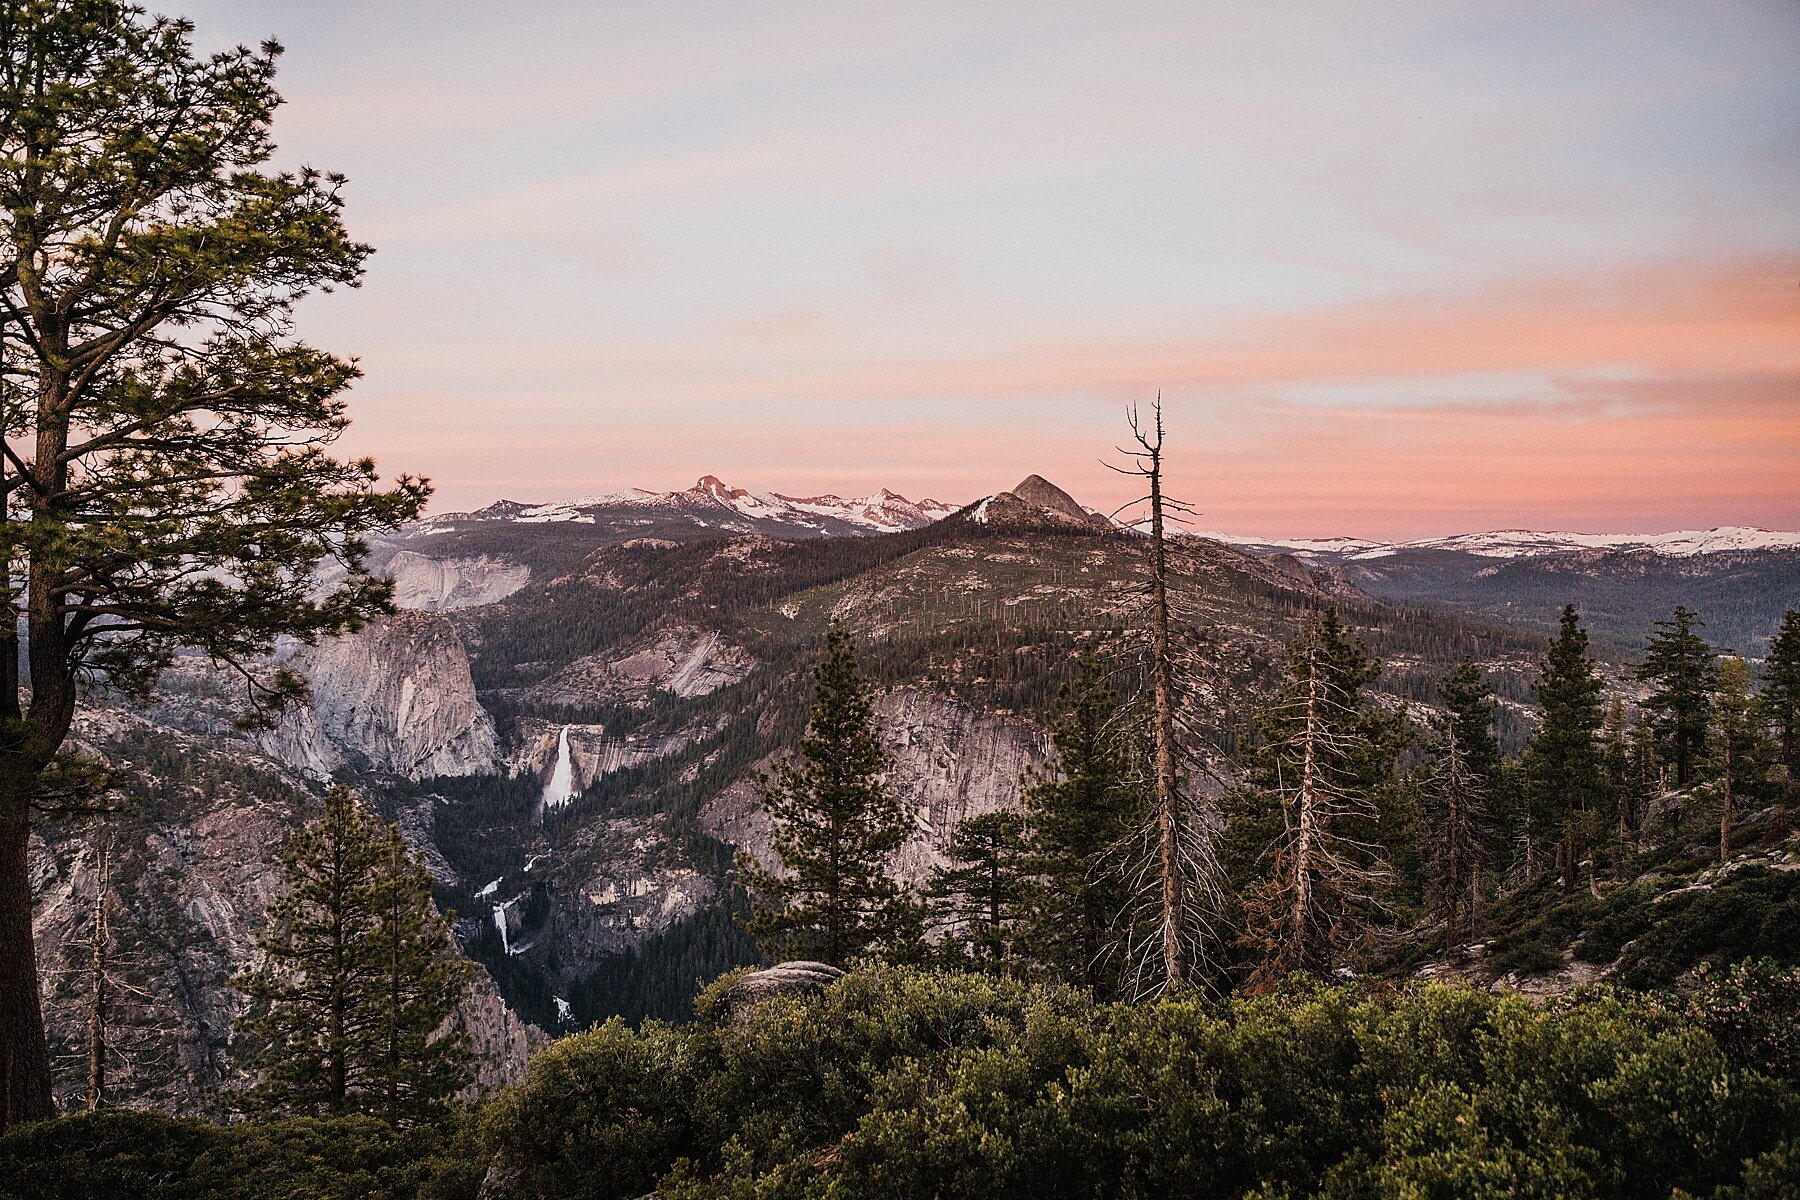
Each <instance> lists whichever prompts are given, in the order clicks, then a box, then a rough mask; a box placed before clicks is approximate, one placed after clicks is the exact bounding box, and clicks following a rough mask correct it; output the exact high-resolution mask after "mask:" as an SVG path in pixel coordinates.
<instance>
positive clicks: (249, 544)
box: [0, 0, 427, 1128]
mask: <svg viewBox="0 0 1800 1200" xmlns="http://www.w3.org/2000/svg"><path fill="white" fill-rule="evenodd" d="M191 32H192V27H191V26H189V25H187V24H186V23H184V22H180V21H175V20H171V19H166V18H160V17H151V16H149V15H147V14H146V13H145V12H144V10H143V9H142V8H139V7H136V6H131V5H127V4H124V3H121V2H119V0H12V2H10V3H7V4H5V5H4V6H0V410H3V413H0V415H3V419H4V424H5V435H6V448H7V453H6V457H5V461H4V463H0V500H3V504H0V557H4V559H5V567H4V570H3V571H0V1128H4V1127H6V1126H7V1125H8V1124H10V1123H12V1122H14V1121H24V1120H35V1119H39V1118H43V1117H48V1116H50V1115H51V1099H50V1074H49V1060H48V1055H47V1047H46V1042H45V1038H44V1027H43V1020H42V1010H41V1007H40V1003H39V996H38V977H37V959H36V956H35V952H34V947H33V943H32V932H31V895H30V886H29V884H30V881H29V877H28V873H27V866H26V846H27V844H28V843H29V841H30V836H31V822H32V819H33V814H34V813H35V812H40V811H42V810H43V809H44V808H45V806H46V805H48V804H51V803H53V802H57V801H59V800H61V799H62V798H64V797H66V796H67V794H68V793H69V791H70V790H71V783H72V781H73V782H77V783H79V782H82V780H81V778H80V776H79V775H78V774H77V773H75V772H74V770H73V766H74V764H73V763H72V762H71V757H72V756H71V755H70V753H69V752H67V751H66V749H65V743H66V741H67V738H68V733H69V728H70V725H71V722H72V721H73V720H74V717H75V712H76V709H77V707H78V705H79V704H81V703H83V702H84V697H85V696H86V695H87V694H89V690H88V685H89V684H91V683H94V682H103V683H106V684H110V685H111V686H113V687H115V688H118V689H121V690H123V691H125V692H127V693H130V694H134V695H137V696H144V695H147V694H148V692H149V690H150V688H151V686H152V685H153V683H154V682H155V679H156V677H157V675H158V673H159V672H160V671H161V670H162V668H163V667H165V666H166V665H167V664H168V663H169V661H170V660H171V657H172V656H173V655H174V654H175V653H176V651H177V650H178V649H179V648H182V647H188V648H194V649H198V650H200V651H202V652H204V653H206V654H208V655H210V656H211V657H212V658H213V659H214V660H215V661H217V662H221V663H226V664H231V665H233V666H236V667H238V668H241V669H242V674H241V675H239V676H236V677H237V678H241V679H242V680H244V681H245V684H246V687H247V688H248V696H247V699H249V700H251V701H252V702H255V703H261V702H264V701H279V700H283V699H287V698H291V697H292V696H293V695H294V694H295V693H296V692H297V691H298V690H299V687H300V681H299V679H298V678H297V677H296V676H294V675H292V674H291V673H286V672H268V671H265V670H260V669H256V668H255V667H254V666H253V665H252V664H254V663H255V662H256V661H257V660H258V658H259V656H260V655H262V654H263V653H264V652H266V651H267V650H268V649H269V647H270V646H271V645H272V643H273V642H274V640H275V639H276V638H277V637H278V636H280V635H283V634H292V635H295V636H298V637H300V638H302V639H305V640H311V639H313V638H315V637H317V636H320V635H322V634H330V633H335V632H338V631H341V630H345V629H350V628H354V627H355V626H356V625H357V624H358V623H359V622H361V621H362V620H364V619H366V618H367V617H369V616H370V615H373V614H376V613H379V612H383V611H386V610H387V609H388V608H389V607H390V598H391V595H392V585H391V584H390V583H388V582H387V581H386V580H383V579H379V578H376V577H375V576H373V575H372V574H371V573H370V572H369V571H368V570H367V568H366V564H365V561H364V560H365V552H364V545H363V541H362V535H364V534H366V533H368V532H369V531H371V530H377V529H383V528H391V527H393V526H395V525H398V524H399V523H401V522H403V521H405V520H407V519H409V518H411V517H413V516H415V515H416V514H417V512H418V510H419V506H420V504H421V503H422V502H423V499H424V497H425V494H426V490H427V489H426V488H425V486H424V484H423V483H421V482H419V481H416V480H409V479H405V478H402V479H401V480H400V481H399V483H398V485H397V486H396V487H395V488H394V489H393V490H391V491H383V490H381V489H380V487H379V486H378V484H377V481H376V475H375V469H374V464H373V463H371V462H369V461H368V460H367V459H361V460H356V459H340V458H337V457H335V456H334V455H333V454H332V453H331V448H332V443H333V442H334V441H335V440H336V439H337V438H338V437H339V435H341V434H342V433H343V431H344V429H345V428H346V426H347V425H348V423H349V421H348V418H347V416H346V415H345V411H346V410H345V400H344V392H345V389H347V388H348V387H349V385H350V383H351V382H352V381H353V380H354V379H355V377H356V375H357V369H356V367H355V365H354V364H353V363H351V362H347V361H345V360H343V359H340V358H337V357H334V356H333V355H330V354H327V353H325V352H323V351H320V350H316V349H313V348H312V347H310V346H307V345H305V344H304V343H302V342H300V341H299V340H297V339H296V338H295V337H294V336H293V321H292V316H293V311H294V308H295V306H296V305H297V304H298V303H299V302H300V300H301V299H303V298H304V297H306V296H307V295H309V294H312V293H315V292H319V291H328V290H330V289H331V288H332V287H334V286H340V285H342V286H354V285H355V283H356V282H357V280H358V278H359V277H360V275H361V273H362V263H363V259H364V258H365V257H366V256H367V255H368V253H369V248H368V247H367V246H364V245H361V244H359V243H357V242H354V241H352V240H351V239H350V237H349V235H348V234H347V233H346V231H345V229H344V226H343V223H342V221H341V204H342V202H341V198H340V195H339V185H340V184H341V183H342V182H343V181H342V179H341V178H339V177H336V176H331V175H324V174H321V173H319V172H317V171H314V170H311V169H304V170H300V171H294V172H278V171H272V170H269V169H267V165H266V164H267V163H268V160H269V158H270V155H271V154H272V152H273V144H272V142H271V140H270V121H271V118H272V117H273V114H274V111H275V108H276V106H277V105H278V104H279V103H280V97H279V96H278V95H277V94H276V93H275V90H274V86H273V82H274V74H275V60H276V57H277V55H278V54H279V47H277V46H275V45H274V44H273V43H265V44H264V45H263V46H261V47H260V48H257V49H248V48H244V47H239V48H237V49H235V50H228V51H225V52H222V53H218V54H207V55H203V56H200V57H196V56H195V55H194V54H193V52H192V46H191V43H190V35H191ZM326 560H331V561H332V563H333V564H334V565H335V566H337V567H340V568H344V569H343V570H340V571H338V572H337V574H336V580H337V582H335V583H333V584H331V585H329V586H322V585H321V580H324V579H326V578H330V576H329V575H327V574H326V573H324V572H321V571H319V570H317V569H316V568H318V567H319V566H320V565H321V564H322V563H324V562H325V561H326Z"/></svg>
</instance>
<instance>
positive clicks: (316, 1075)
mask: <svg viewBox="0 0 1800 1200" xmlns="http://www.w3.org/2000/svg"><path fill="white" fill-rule="evenodd" d="M281 867H282V874H283V877H284V879H285V882H286V883H287V889H288V890H287V891H286V893H285V894H283V895H282V896H281V897H280V898H279V899H277V900H276V901H275V902H274V903H273V904H272V905H271V906H270V909H269V926H268V929H267V930H266V931H265V932H264V934H263V935H262V937H261V938H259V939H258V942H257V945H258V948H259V949H260V950H261V951H262V953H263V956H264V962H263V964H262V967H261V968H260V969H259V970H257V971H256V972H254V973H251V974H247V975H244V976H240V977H239V978H238V979H237V980H236V981H235V982H236V983H237V986H238V987H239V989H240V990H242V991H243V992H244V993H245V995H246V996H247V997H248V998H249V1000H250V1008H249V1010H248V1012H247V1013H246V1014H245V1015H244V1017H243V1018H242V1019H241V1021H240V1025H239V1028H240V1032H241V1033H243V1034H246V1035H248V1039H249V1041H250V1043H251V1044H252V1046H253V1052H252V1054H251V1056H250V1060H249V1062H248V1064H247V1065H248V1066H249V1068H250V1069H251V1070H252V1071H254V1072H256V1073H257V1075H258V1076H259V1078H258V1081H257V1083H256V1084H255V1086H254V1087H253V1088H252V1089H251V1090H250V1091H249V1092H248V1093H247V1094H246V1096H245V1098H244V1099H245V1102H246V1104H247V1105H248V1106H250V1107H253V1108H257V1109H262V1110H266V1111H278V1112H289V1113H304V1114H320V1113H333V1114H335V1113H344V1112H363V1113H369V1114H373V1115H377V1116H381V1117H383V1118H385V1119H387V1120H388V1121H390V1122H393V1123H395V1124H406V1123H411V1122H414V1121H419V1120H424V1119H427V1118H429V1117H430V1116H432V1115H433V1114H434V1113H435V1112H437V1111H438V1110H440V1109H441V1108H442V1106H443V1105H444V1104H445V1103H446V1102H447V1101H448V1100H449V1099H450V1098H451V1097H452V1096H454V1095H455V1094H456V1092H458V1091H460V1090H461V1089H462V1088H463V1087H465V1086H467V1085H468V1083H469V1081H470V1080H471V1079H472V1077H473V1076H472V1071H471V1057H470V1051H469V1044H468V1036H467V1034H466V1033H465V1032H464V1031H463V1030H462V1029H461V1028H460V1027H458V1026H455V1025H453V1024H451V1023H450V1018H451V1016H452V1014H453V1013H454V1011H455V1008H456V1005H457V1003H458V1001H459V1000H460V999H461V997H462V994H463V991H464V989H465V988H466V987H467V985H468V982H469V980H470V978H471V977H472V974H473V971H474V967H473V964H471V963H470V962H469V961H468V960H467V959H466V958H463V957H462V955H461V954H459V953H458V952H457V950H456V948H455V944H454V943H453V942H452V940H451V939H450V936H449V931H448V929H447V927H446V923H445V920H444V918H442V917H440V916H439V915H438V913H437V910H436V909H435V908H434V907H433V906H432V903H431V877H430V875H429V874H428V873H427V871H426V869H425V864H424V860H423V858H422V857H420V856H417V855H413V854H411V853H409V852H408V851H407V849H406V847H405V844H404V842H403V841H402V840H401V837H400V830H399V827H398V826H389V827H387V828H385V829H384V828H383V827H382V826H381V825H380V823H379V822H376V821H372V820H370V819H369V818H368V817H366V816H365V815H364V814H363V813H362V811H361V810H360V808H359V806H358V803H357V800H356V798H355V797H354V796H352V795H351V794H350V793H349V792H347V791H345V790H343V789H342V788H333V789H332V790H331V792H330V793H328V794H327V796H326V798H325V812H324V815H323V816H322V817H320V819H319V820H317V821H314V822H312V823H311V824H309V825H308V826H306V828H304V829H302V830H300V831H299V832H297V833H295V834H294V835H293V837H291V838H290V839H289V840H288V842H287V844H286V845H285V846H284V847H283V848H282V851H281Z"/></svg>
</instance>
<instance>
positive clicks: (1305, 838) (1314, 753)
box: [1288, 657, 1329, 974]
mask: <svg viewBox="0 0 1800 1200" xmlns="http://www.w3.org/2000/svg"><path fill="white" fill-rule="evenodd" d="M1318 748H1319V664H1318V662H1317V660H1316V659H1315V658H1312V657H1308V659H1307V661H1306V741H1305V743H1304V749H1303V750H1302V751H1301V757H1300V791H1299V795H1298V796H1297V798H1296V801H1295V807H1296V808H1297V809H1298V812H1297V813H1296V815H1295V822H1294V824H1295V830H1294V865H1293V872H1294V881H1293V889H1294V890H1293V896H1292V900H1291V905H1290V909H1289V918H1288V919H1289V920H1290V921H1291V922H1292V924H1293V938H1294V964H1293V965H1294V966H1296V967H1299V968H1301V969H1306V970H1310V969H1312V968H1313V967H1314V966H1315V965H1316V966H1317V967H1318V968H1319V969H1320V973H1321V974H1322V973H1323V972H1324V969H1325V968H1326V967H1327V966H1328V965H1329V964H1327V963H1324V962H1318V961H1316V960H1317V959H1318V957H1319V956H1317V955H1315V954H1314V947H1313V944H1312V929H1313V890H1312V883H1313V850H1314V844H1315V842H1316V841H1317V838H1318V835H1319V832H1320V830H1319V813H1318V807H1319V806H1318V788H1319V759H1318Z"/></svg>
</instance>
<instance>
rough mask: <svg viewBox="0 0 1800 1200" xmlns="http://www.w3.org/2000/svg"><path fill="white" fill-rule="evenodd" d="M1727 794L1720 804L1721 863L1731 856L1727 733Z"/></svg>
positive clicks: (1727, 743) (1727, 739) (1728, 737)
mask: <svg viewBox="0 0 1800 1200" xmlns="http://www.w3.org/2000/svg"><path fill="white" fill-rule="evenodd" d="M1724 783H1725V795H1724V798H1723V800H1722V802H1721V803H1720V806H1719V865H1720V866H1721V867H1722V866H1724V865H1725V860H1726V859H1728V858H1730V857H1731V735H1730V734H1729V733H1727V734H1726V735H1725V779H1724Z"/></svg>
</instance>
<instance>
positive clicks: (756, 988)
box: [713, 962, 844, 1025]
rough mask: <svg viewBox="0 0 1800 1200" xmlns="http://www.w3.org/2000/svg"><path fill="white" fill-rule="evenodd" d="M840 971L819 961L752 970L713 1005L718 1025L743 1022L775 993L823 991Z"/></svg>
mask: <svg viewBox="0 0 1800 1200" xmlns="http://www.w3.org/2000/svg"><path fill="white" fill-rule="evenodd" d="M843 974H844V973H843V971H841V970H839V969H838V968H837V967H834V966H831V965H829V964H828V963H822V962H784V963H776V964H775V965H774V966H772V967H768V968H765V969H764V970H761V971H752V972H750V973H749V974H748V975H745V976H744V977H743V978H741V979H739V980H737V981H736V982H734V983H733V984H732V985H731V986H730V987H728V988H726V989H725V991H724V993H723V994H721V995H720V997H719V999H718V1003H717V1004H716V1005H715V1006H714V1008H713V1020H714V1022H715V1023H717V1024H719V1025H742V1024H743V1023H744V1021H745V1019H746V1018H747V1017H748V1015H749V1012H750V1010H751V1009H753V1008H755V1007H756V1006H757V1005H758V1004H761V1003H763V1002H764V1001H767V1000H773V999H775V998H776V997H777V996H810V995H812V994H813V993H815V992H821V991H824V990H825V988H827V987H829V986H830V985H831V983H832V981H833V980H835V979H838V978H841V977H842V976H843Z"/></svg>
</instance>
